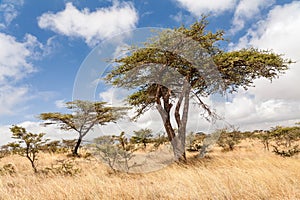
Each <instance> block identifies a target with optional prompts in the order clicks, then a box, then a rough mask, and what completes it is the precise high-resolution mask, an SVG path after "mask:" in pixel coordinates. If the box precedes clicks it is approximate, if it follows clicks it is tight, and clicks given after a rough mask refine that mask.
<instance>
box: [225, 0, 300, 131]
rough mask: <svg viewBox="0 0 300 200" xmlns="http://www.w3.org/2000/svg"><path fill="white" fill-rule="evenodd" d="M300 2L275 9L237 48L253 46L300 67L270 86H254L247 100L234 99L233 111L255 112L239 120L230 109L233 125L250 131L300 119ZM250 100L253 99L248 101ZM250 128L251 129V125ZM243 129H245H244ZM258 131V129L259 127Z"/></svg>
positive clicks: (260, 82) (259, 83)
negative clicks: (280, 56) (289, 59)
mask: <svg viewBox="0 0 300 200" xmlns="http://www.w3.org/2000/svg"><path fill="white" fill-rule="evenodd" d="M299 10H300V2H299V1H297V2H292V3H289V4H285V5H282V6H276V7H274V8H273V9H272V10H271V11H270V12H269V14H268V17H267V18H266V19H265V20H262V21H260V22H258V23H257V24H256V25H255V26H253V27H252V28H251V29H249V30H248V33H247V35H245V36H244V37H242V38H241V39H240V42H239V44H237V45H236V47H238V48H242V47H248V46H254V47H257V48H260V49H273V50H274V52H276V53H280V54H284V55H285V57H287V58H291V59H293V60H295V61H298V63H296V64H293V65H291V66H290V69H289V70H288V71H287V72H286V74H284V75H282V76H281V77H280V78H279V79H276V80H273V82H272V83H270V82H269V81H268V80H266V79H259V80H256V81H255V82H254V85H255V86H256V87H254V88H250V89H249V91H248V94H247V96H244V97H240V96H239V97H235V98H238V99H234V100H233V101H234V103H235V104H230V105H229V108H230V107H231V108H232V109H234V108H235V109H234V110H239V109H241V112H242V111H243V110H244V109H245V108H249V107H251V108H253V105H255V107H254V109H251V110H249V112H248V117H242V118H236V117H235V116H234V114H233V113H231V109H228V115H229V116H228V118H229V119H230V118H231V119H232V121H233V122H240V123H241V124H244V125H245V124H248V126H247V127H252V129H256V128H255V126H261V127H265V126H271V125H274V124H275V123H278V124H282V123H291V121H293V122H295V121H297V120H299V119H300V106H299V101H300V90H299V87H298V86H299V85H300V79H299V76H300V64H299V61H300V51H299V44H300V37H299V35H300V27H299V24H300V12H299ZM249 96H251V98H250V97H249ZM250 124H251V125H250ZM242 127H243V126H242ZM257 128H258V127H257Z"/></svg>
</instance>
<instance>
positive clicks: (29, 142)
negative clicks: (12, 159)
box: [8, 126, 47, 173]
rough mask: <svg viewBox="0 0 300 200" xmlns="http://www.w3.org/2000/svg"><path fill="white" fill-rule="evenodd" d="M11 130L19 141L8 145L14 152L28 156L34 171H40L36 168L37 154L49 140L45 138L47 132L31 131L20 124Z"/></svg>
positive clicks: (14, 137) (13, 136)
mask: <svg viewBox="0 0 300 200" xmlns="http://www.w3.org/2000/svg"><path fill="white" fill-rule="evenodd" d="M10 131H11V132H12V138H13V139H15V140H17V141H16V142H12V143H9V144H8V146H9V147H11V148H12V149H13V152H15V153H17V154H19V155H20V156H23V157H26V158H27V159H28V160H29V161H30V163H31V167H32V169H33V171H34V172H35V173H36V172H38V171H37V168H36V161H37V155H38V153H39V151H40V150H41V149H42V146H43V145H44V144H45V143H46V142H47V140H45V139H44V138H43V137H44V135H45V134H44V133H39V134H35V133H30V132H27V131H26V129H25V128H23V127H20V126H13V127H11V128H10Z"/></svg>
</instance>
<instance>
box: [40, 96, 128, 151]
mask: <svg viewBox="0 0 300 200" xmlns="http://www.w3.org/2000/svg"><path fill="white" fill-rule="evenodd" d="M66 108H68V109H70V110H71V111H72V112H71V113H70V114H63V113H57V112H54V113H42V114H40V118H41V119H42V120H47V121H46V122H45V123H44V124H45V125H51V124H58V125H59V126H60V128H61V129H63V130H74V131H76V132H77V133H78V139H77V142H76V145H75V147H74V150H73V155H78V149H79V147H80V144H81V142H82V139H83V137H85V136H86V135H87V134H88V132H89V131H90V130H92V129H93V127H94V126H95V125H105V124H107V123H109V122H116V120H118V119H120V118H121V117H123V116H124V115H125V113H126V112H125V111H126V110H127V109H128V108H126V107H109V106H106V102H90V101H81V100H76V101H72V102H67V103H66Z"/></svg>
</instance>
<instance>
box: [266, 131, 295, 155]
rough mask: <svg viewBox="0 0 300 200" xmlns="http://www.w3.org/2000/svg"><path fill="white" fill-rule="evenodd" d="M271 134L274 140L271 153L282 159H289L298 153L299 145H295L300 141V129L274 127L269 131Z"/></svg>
mask: <svg viewBox="0 0 300 200" xmlns="http://www.w3.org/2000/svg"><path fill="white" fill-rule="evenodd" d="M271 134H272V137H273V139H274V140H275V144H274V145H272V146H273V152H274V153H275V154H277V155H280V156H283V157H291V156H294V155H296V154H298V153H299V152H300V148H299V145H298V144H297V143H296V142H297V141H299V140H300V127H298V126H294V127H282V126H276V127H275V128H272V129H271Z"/></svg>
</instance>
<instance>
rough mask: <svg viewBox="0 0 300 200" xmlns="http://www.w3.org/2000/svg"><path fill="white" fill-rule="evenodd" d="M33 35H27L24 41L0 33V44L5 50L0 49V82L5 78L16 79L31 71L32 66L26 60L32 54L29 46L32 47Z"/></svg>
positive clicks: (32, 69)
mask: <svg viewBox="0 0 300 200" xmlns="http://www.w3.org/2000/svg"><path fill="white" fill-rule="evenodd" d="M32 37H33V36H29V35H28V36H27V37H26V38H25V41H24V42H18V41H17V40H16V38H14V37H12V36H10V35H6V34H4V33H0V46H1V48H2V49H5V51H0V84H1V83H3V82H5V81H6V80H7V79H13V80H18V79H20V78H22V77H24V76H25V75H27V74H29V73H32V72H33V71H34V68H33V66H32V64H31V63H30V62H29V61H28V60H29V59H30V57H31V56H32V52H31V51H30V49H31V48H34V46H35V41H34V40H33V38H32Z"/></svg>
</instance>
